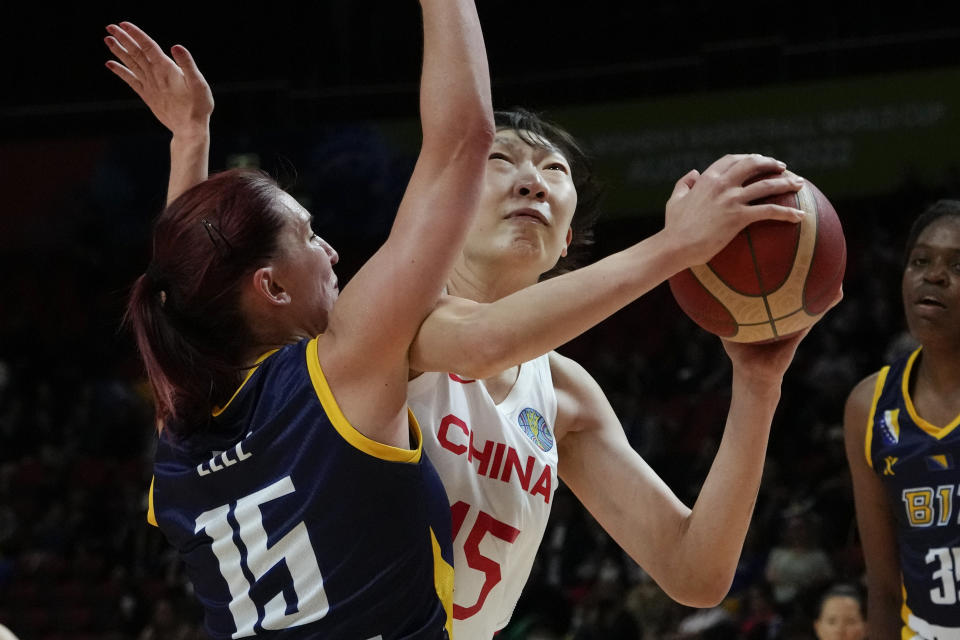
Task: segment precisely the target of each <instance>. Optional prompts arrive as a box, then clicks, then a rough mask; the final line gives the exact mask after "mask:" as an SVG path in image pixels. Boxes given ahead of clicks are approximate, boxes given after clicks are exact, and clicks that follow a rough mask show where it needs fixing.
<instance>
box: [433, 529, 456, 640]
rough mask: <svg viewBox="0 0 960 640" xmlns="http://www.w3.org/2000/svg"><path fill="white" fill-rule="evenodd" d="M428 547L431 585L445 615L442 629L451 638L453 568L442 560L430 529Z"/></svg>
mask: <svg viewBox="0 0 960 640" xmlns="http://www.w3.org/2000/svg"><path fill="white" fill-rule="evenodd" d="M430 546H431V547H432V548H433V583H434V585H435V587H436V589H437V596H438V597H439V598H440V602H441V603H442V604H443V610H444V611H446V613H447V622H446V624H444V625H443V626H444V628H445V629H446V630H447V636H448V637H450V638H452V637H453V567H452V566H451V565H450V564H449V563H448V562H447V561H446V560H444V559H443V554H441V553H440V543H439V542H437V534H435V533H434V532H433V527H430Z"/></svg>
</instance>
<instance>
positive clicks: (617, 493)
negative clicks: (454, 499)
mask: <svg viewBox="0 0 960 640" xmlns="http://www.w3.org/2000/svg"><path fill="white" fill-rule="evenodd" d="M802 337H803V335H802V334H801V335H797V336H794V337H793V338H790V339H786V340H782V341H779V342H774V343H771V344H764V345H748V344H737V343H729V342H725V343H724V347H725V348H726V350H727V353H728V355H729V356H730V358H731V360H732V361H733V386H732V395H731V400H730V408H729V411H728V413H727V420H726V425H725V427H724V431H723V438H722V440H721V442H720V447H719V449H718V451H717V455H716V457H715V458H714V461H713V464H712V465H711V467H710V471H709V473H708V474H707V478H706V480H705V481H704V483H703V487H702V489H701V491H700V495H699V497H698V498H697V500H696V503H695V504H694V506H693V508H692V509H690V508H688V507H686V506H685V505H684V504H683V503H682V502H681V501H680V500H679V499H678V498H677V497H676V495H674V493H673V492H672V491H671V490H670V489H669V487H667V485H666V484H665V483H664V482H663V480H661V479H660V478H659V477H658V476H657V475H656V473H655V472H654V471H653V470H652V469H651V468H650V467H649V466H648V465H647V464H646V462H644V461H643V459H642V458H641V457H640V456H639V454H637V453H636V451H634V450H633V449H632V448H631V447H630V444H629V442H628V441H627V439H626V437H625V435H624V433H623V429H622V427H621V425H620V423H619V421H618V420H617V417H616V415H615V414H614V412H613V409H612V408H611V407H610V404H609V402H608V401H607V400H606V398H605V397H604V396H603V392H602V391H601V390H600V388H599V387H598V386H597V384H596V382H594V381H593V379H592V378H590V376H589V374H587V373H586V371H584V370H583V369H582V368H580V367H579V366H577V365H575V364H573V363H572V362H571V361H569V360H565V359H562V358H561V357H560V356H555V355H552V356H551V357H552V358H554V362H556V363H557V365H556V366H554V367H553V370H554V372H555V373H554V380H555V382H556V385H557V389H558V407H559V411H558V416H557V423H558V425H559V424H560V423H561V419H562V420H563V421H564V423H565V424H567V425H568V427H567V429H568V431H567V432H566V433H565V434H564V436H563V438H562V439H561V440H559V443H560V444H559V447H560V450H559V451H560V467H559V470H558V471H559V475H560V477H561V478H562V479H563V481H564V482H566V483H567V485H568V486H569V487H570V488H571V490H572V491H573V492H574V493H575V494H576V495H577V497H579V498H580V500H581V501H582V502H583V504H584V505H585V506H586V507H587V509H588V510H589V511H590V513H592V514H593V516H594V517H595V518H596V519H597V521H598V522H599V523H600V524H601V525H602V526H603V528H604V529H605V530H606V531H607V532H608V533H609V534H610V535H611V537H613V539H614V540H616V541H617V543H618V544H619V545H620V546H621V547H623V549H624V550H625V551H627V553H629V554H630V556H631V557H632V558H633V559H634V560H636V561H637V562H638V563H639V564H640V566H642V567H643V568H644V570H646V571H647V572H648V573H649V574H650V576H651V577H652V578H653V579H654V580H655V581H656V582H657V584H659V585H660V587H661V588H662V589H663V590H664V591H665V592H666V593H667V594H668V595H670V596H671V597H672V598H674V599H675V600H677V601H678V602H681V603H683V604H686V605H689V606H697V607H709V606H714V605H716V604H718V603H719V602H720V601H721V600H722V599H723V598H724V597H725V596H726V594H727V591H728V590H729V588H730V584H731V582H732V581H733V575H734V572H735V570H736V567H737V562H738V561H739V558H740V552H741V550H742V547H743V541H744V538H745V537H746V533H747V529H748V527H749V524H750V518H751V516H752V513H753V508H754V504H755V502H756V497H757V491H758V489H759V486H760V478H761V475H762V472H763V463H764V457H765V454H766V448H767V439H768V436H769V434H770V425H771V421H772V420H773V415H774V411H775V409H776V407H777V403H778V401H779V398H780V384H781V381H782V378H783V374H784V372H785V371H786V369H787V367H788V365H789V363H790V362H791V360H792V358H793V355H794V352H795V350H796V347H797V344H798V343H799V342H800V340H801V339H802Z"/></svg>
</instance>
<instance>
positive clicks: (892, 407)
mask: <svg viewBox="0 0 960 640" xmlns="http://www.w3.org/2000/svg"><path fill="white" fill-rule="evenodd" d="M920 353H921V350H920V349H917V350H916V351H914V352H913V353H912V354H910V355H909V356H907V357H904V358H901V359H900V360H898V361H897V362H895V363H893V364H892V365H890V366H887V367H884V368H883V369H881V371H880V373H879V376H878V378H877V385H876V387H875V389H874V395H873V405H872V408H871V411H870V418H869V423H868V429H867V433H866V455H867V462H868V463H869V464H870V466H871V467H873V470H874V471H875V472H876V473H877V475H879V476H880V479H881V480H882V481H883V484H884V487H885V488H886V491H887V496H888V498H889V500H890V504H891V506H892V509H893V512H894V514H895V516H896V521H897V540H898V546H899V552H900V567H901V572H902V576H903V593H904V602H903V607H902V611H901V615H902V618H903V622H904V625H905V626H906V627H907V628H906V629H904V634H908V635H904V636H903V637H905V638H907V637H914V636H915V635H917V634H919V636H920V637H921V638H960V466H958V465H960V429H957V427H958V426H960V416H957V418H956V419H955V420H953V421H952V422H951V423H950V424H948V425H942V426H939V427H938V426H936V425H933V424H930V423H929V422H927V421H926V420H924V419H923V418H922V417H921V416H919V415H918V414H917V410H916V408H915V407H914V405H913V401H912V400H911V398H910V376H911V372H912V371H913V370H914V363H915V362H916V361H917V358H918V356H919V355H920ZM908 629H909V631H908Z"/></svg>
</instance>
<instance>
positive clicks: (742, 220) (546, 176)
mask: <svg viewBox="0 0 960 640" xmlns="http://www.w3.org/2000/svg"><path fill="white" fill-rule="evenodd" d="M126 36H127V37H129V34H126ZM117 37H120V38H124V37H125V35H124V34H123V33H121V32H119V31H118V32H117ZM141 37H143V36H142V34H136V37H135V38H133V39H132V40H131V42H130V43H129V46H130V47H136V46H138V45H137V42H136V40H137V39H139V38H141ZM108 44H111V43H110V41H109V40H108ZM143 44H144V45H145V46H146V45H147V44H149V46H150V47H151V48H152V47H156V45H155V43H152V41H150V42H149V43H147V42H146V41H144V43H143ZM111 50H113V47H111ZM114 53H116V54H117V55H118V57H120V59H121V61H123V55H124V54H123V52H120V51H114ZM178 55H179V57H180V58H181V59H182V61H180V62H179V65H178V61H177V60H176V58H177V57H178ZM173 56H174V59H169V58H164V59H161V58H155V62H156V65H155V66H151V67H148V68H145V69H143V71H144V73H148V74H149V73H153V72H155V73H157V74H158V76H160V77H161V78H163V77H166V76H168V75H170V76H172V77H173V78H175V79H176V78H179V77H180V76H181V75H182V74H183V71H181V70H179V69H178V66H183V64H186V63H187V60H186V59H185V56H183V54H182V52H181V53H179V54H178V51H177V50H176V49H174V51H173ZM114 64H116V63H114ZM114 71H115V72H118V70H116V69H115V70H114ZM118 75H120V77H121V78H124V79H127V78H126V77H125V76H124V75H123V73H118ZM128 82H129V80H128ZM147 85H149V86H147ZM131 86H133V87H134V89H135V90H136V89H138V87H137V86H136V85H131ZM171 86H173V87H177V86H179V85H177V83H176V82H173V83H171V82H169V81H166V80H160V81H157V82H153V83H147V84H145V85H144V87H141V88H140V90H138V93H139V94H140V95H141V97H142V98H143V99H144V100H145V101H146V102H147V104H148V105H151V107H152V108H154V111H155V112H156V111H157V110H158V109H157V105H159V106H160V107H163V106H164V105H170V104H175V103H176V102H177V94H176V91H175V90H174V91H171V90H170V89H169V87H171ZM158 93H159V94H166V95H157V94H158ZM204 97H205V96H203V95H200V96H192V95H191V93H190V91H187V90H184V91H183V92H181V93H180V94H179V98H180V100H181V102H182V104H180V106H179V109H175V110H177V111H179V112H180V113H181V114H184V117H183V118H181V119H171V121H176V122H179V123H180V126H184V125H183V121H189V120H191V118H190V117H189V114H190V113H192V112H194V110H192V109H191V105H192V104H193V102H194V99H196V101H199V100H200V99H201V98H204ZM160 110H161V111H163V109H160ZM157 115H158V117H160V119H161V121H164V117H161V114H157ZM496 118H497V129H498V133H497V137H496V140H495V142H494V144H493V146H492V147H491V149H490V153H489V156H488V164H487V167H486V178H485V186H484V192H483V197H482V203H481V211H480V213H479V215H478V216H477V218H476V220H475V223H474V226H473V228H472V229H471V231H470V234H469V238H468V241H467V246H466V247H465V249H464V251H463V252H462V253H461V256H460V258H459V259H458V262H457V266H456V267H455V269H454V272H453V273H452V274H451V277H450V279H449V280H448V284H447V288H448V292H450V293H453V294H456V296H462V297H455V296H445V297H444V298H443V299H442V300H441V302H440V303H439V304H438V305H437V307H436V308H435V310H434V311H433V312H432V313H431V314H430V316H429V317H428V318H427V320H426V321H425V322H424V324H423V325H422V327H421V330H420V333H419V335H418V338H417V340H416V342H415V343H414V345H413V347H412V351H411V365H412V369H413V370H414V379H413V380H412V382H411V384H410V389H409V400H410V403H411V407H413V408H414V413H415V414H416V415H417V416H418V417H422V419H423V424H424V425H425V426H424V446H425V447H430V449H431V451H433V454H434V455H433V456H432V459H433V460H434V461H435V462H436V461H438V460H439V461H440V462H439V464H438V471H439V472H440V474H441V478H442V480H443V482H444V485H445V487H446V488H447V491H448V494H449V497H450V502H451V510H452V515H453V532H454V536H455V538H456V540H455V554H456V558H457V560H456V563H455V566H456V568H457V571H456V575H455V584H456V593H457V595H456V598H455V604H454V608H453V615H454V618H455V624H454V632H455V635H457V637H458V638H468V639H472V638H489V637H490V636H491V635H493V633H494V632H495V631H496V630H497V629H500V628H502V627H503V626H504V625H505V624H506V623H507V621H508V620H509V618H510V615H511V613H512V611H513V607H514V605H515V603H516V600H517V597H518V596H519V594H520V591H521V590H522V588H523V585H524V583H525V582H526V579H527V575H528V573H529V570H530V566H531V565H532V563H533V558H534V556H535V554H536V550H537V548H538V546H539V544H540V540H541V537H542V534H543V529H544V526H545V525H546V520H547V517H548V514H549V510H550V507H551V503H552V498H553V491H554V490H555V488H556V486H557V483H558V474H559V477H562V478H563V479H564V480H565V481H566V482H567V483H568V484H569V485H570V486H571V487H572V488H573V489H574V491H575V492H576V493H577V495H578V496H579V497H580V498H581V499H582V500H583V502H584V504H585V505H586V506H587V507H588V508H589V509H590V510H591V511H592V512H593V513H594V514H595V515H597V517H598V520H599V521H600V522H601V524H603V526H604V527H605V528H606V529H607V531H608V532H610V533H611V534H612V535H613V536H614V538H615V539H616V540H617V541H618V542H619V543H620V544H621V545H622V546H623V547H624V549H626V550H627V551H628V552H629V553H630V554H631V555H632V556H633V557H634V558H635V559H636V560H637V561H638V562H639V563H640V564H641V565H642V566H643V567H644V568H645V569H647V571H648V572H649V573H650V574H651V575H653V577H654V579H656V580H657V582H658V583H660V584H661V586H663V587H664V589H665V590H666V591H667V592H668V593H669V594H670V595H671V596H673V597H674V598H675V599H677V600H679V601H681V602H684V603H687V604H692V605H699V606H709V605H712V604H715V603H716V602H719V600H720V599H722V598H723V596H724V595H725V594H726V591H727V589H728V588H729V585H730V582H731V580H732V576H733V571H734V569H735V567H736V564H737V560H738V558H739V553H740V548H741V546H742V543H743V538H744V535H745V534H746V530H747V526H748V524H749V520H750V515H751V513H752V508H753V502H754V498H755V496H756V492H757V486H758V484H759V480H760V474H761V470H762V465H763V459H764V453H765V449H766V442H767V436H768V434H769V430H770V426H771V424H770V423H771V420H772V417H773V412H774V409H775V407H776V405H777V402H778V400H779V394H780V383H781V380H782V377H783V374H784V372H785V370H786V368H787V366H788V365H789V363H790V362H791V360H792V357H793V354H794V351H795V349H796V347H797V345H798V343H799V341H800V340H801V338H802V334H801V335H797V336H794V337H793V338H791V339H789V340H785V341H781V342H777V343H774V344H770V345H741V344H726V345H725V346H726V348H727V351H728V353H729V354H730V357H731V359H732V360H733V363H734V377H733V378H734V379H733V400H732V404H731V408H730V412H729V414H728V417H727V427H726V431H725V433H724V438H723V442H722V444H721V446H720V451H719V452H718V455H717V458H716V461H715V463H714V465H713V468H712V470H711V472H710V474H709V476H708V477H707V480H706V482H705V484H704V487H703V490H702V492H701V495H700V498H699V499H698V501H697V503H696V505H695V506H694V508H693V509H690V508H688V507H686V506H685V505H683V504H682V503H680V501H679V500H678V499H677V498H676V496H674V495H673V493H672V492H671V491H670V490H669V488H668V487H667V486H666V485H665V484H664V483H663V482H662V481H661V480H660V478H659V477H657V476H656V474H655V473H654V472H653V471H652V470H651V469H650V468H649V467H648V466H647V465H646V463H645V462H644V461H643V460H642V459H640V457H639V455H637V453H636V452H635V451H634V450H633V449H632V448H631V447H630V445H629V443H628V442H627V439H626V437H625V436H624V434H623V430H622V427H621V426H620V423H619V421H618V420H617V417H616V415H615V414H614V412H613V410H612V408H611V407H610V406H609V402H608V401H607V399H606V398H605V397H604V395H603V392H602V391H601V390H600V389H599V387H598V386H597V385H596V383H595V382H594V381H593V379H592V378H591V377H590V376H589V374H588V373H587V372H586V371H584V370H583V368H582V367H579V366H578V365H576V363H573V362H572V361H570V360H568V359H566V358H562V357H561V356H559V355H558V354H555V353H549V354H548V353H547V352H548V351H549V350H550V349H552V348H554V347H556V346H557V345H559V344H562V343H563V342H564V341H566V340H569V339H570V338H572V337H574V336H576V335H578V334H579V333H581V332H582V331H584V330H586V329H587V328H589V327H591V326H593V325H594V324H596V323H597V322H600V321H601V320H602V319H603V318H605V317H606V316H608V315H610V314H611V313H613V312H614V311H616V310H617V309H619V308H621V307H622V306H624V305H625V304H627V303H629V302H630V301H632V300H634V299H636V298H637V297H638V296H640V295H642V294H643V293H644V292H646V291H648V290H650V289H651V288H653V287H654V286H656V285H658V284H659V283H661V282H662V281H663V280H665V279H666V278H668V277H669V276H670V275H672V274H674V273H676V272H677V271H679V270H681V269H683V268H685V267H687V266H690V265H693V264H701V263H704V262H706V261H707V260H708V259H709V258H710V257H711V256H713V255H714V254H715V253H716V252H717V251H719V250H720V249H721V248H722V247H723V246H724V245H725V244H726V243H727V242H728V241H729V239H730V238H732V237H733V235H734V234H735V233H737V232H738V231H739V230H740V229H742V228H743V226H744V225H746V224H749V223H750V222H752V221H754V220H758V219H762V218H774V219H780V220H790V221H796V220H797V219H798V218H799V216H802V215H803V213H802V212H801V211H797V210H794V209H789V208H784V207H778V206H776V205H768V204H750V203H752V202H754V201H756V200H758V199H760V198H762V197H763V196H764V195H773V194H777V193H785V192H791V191H796V190H798V189H799V188H800V187H801V185H802V183H801V182H799V181H798V180H797V179H795V178H791V177H787V176H784V175H782V174H781V172H782V170H783V164H782V163H778V162H777V161H776V160H774V159H772V158H765V157H762V156H755V155H754V156H748V155H731V156H725V157H724V158H721V159H720V160H718V161H717V162H715V163H714V164H713V165H711V166H710V167H709V168H708V169H707V170H705V171H704V172H703V174H700V173H699V172H697V171H691V172H690V173H689V174H687V175H686V176H684V177H683V178H682V179H681V180H680V181H678V183H677V185H676V188H675V190H674V193H673V195H672V196H671V198H670V201H669V202H668V203H667V208H666V223H665V228H664V229H663V230H662V231H661V232H660V233H658V234H655V235H654V236H651V237H650V238H647V239H646V240H644V241H642V242H640V243H639V244H637V245H635V246H634V247H632V248H630V249H627V250H625V251H623V252H620V253H618V254H615V255H613V256H610V257H608V258H605V259H603V260H601V261H599V262H597V263H595V264H593V265H591V266H589V267H585V268H583V269H578V270H575V271H573V272H571V273H567V274H565V275H562V276H560V277H557V278H553V279H550V280H547V281H545V282H541V283H539V284H535V283H537V281H538V280H539V279H540V277H541V275H542V274H543V273H544V272H546V271H549V270H551V269H552V268H553V267H554V266H555V265H556V264H557V261H558V260H559V259H561V257H562V256H565V255H567V253H568V247H570V246H571V243H572V242H573V243H576V242H577V241H578V240H580V239H582V237H583V233H584V230H583V228H582V227H583V225H581V224H579V221H583V220H587V219H589V218H590V215H589V214H590V212H589V208H590V202H589V201H590V200H592V198H590V190H589V188H588V186H587V185H588V183H589V171H588V169H587V167H586V165H585V164H584V163H583V162H582V160H583V156H582V152H580V151H579V149H578V147H577V146H576V143H575V142H574V141H573V140H572V138H570V137H569V135H567V134H566V133H565V132H563V131H562V130H560V129H558V128H556V127H552V126H549V125H548V124H546V123H544V122H543V121H542V120H540V119H539V118H537V117H536V116H534V115H533V114H528V113H525V112H513V113H498V114H496ZM165 124H166V122H165ZM169 126H170V125H169V124H168V127H169ZM201 128H204V127H201ZM184 129H189V127H187V126H184ZM171 131H172V132H173V134H174V140H176V138H177V136H178V133H177V130H176V129H174V128H172V127H171ZM202 146H203V145H194V147H193V148H194V151H195V152H196V150H197V149H200V148H202ZM171 150H172V152H173V156H172V160H173V163H174V167H173V170H172V174H171V190H173V189H174V188H175V187H180V188H183V187H185V186H189V185H190V184H193V183H194V182H196V181H198V180H201V179H202V178H203V176H204V175H205V171H206V164H205V160H206V158H205V157H198V156H197V155H190V154H189V153H180V152H179V151H178V148H177V147H176V146H174V145H172V147H171ZM198 168H199V169H200V171H197V169H198ZM191 171H194V172H196V173H195V174H194V175H193V178H192V179H190V178H189V176H190V173H191ZM763 173H772V174H773V176H774V177H771V178H769V179H766V180H762V181H759V182H756V183H754V184H751V185H749V186H747V187H744V186H743V183H744V182H745V181H746V180H747V179H748V178H750V177H751V176H755V175H757V174H763ZM181 176H188V179H187V180H186V184H183V183H182V182H180V181H179V177H181ZM574 210H576V211H577V216H574ZM531 285H534V286H531ZM531 309H535V310H536V312H535V313H531V312H530V310H531ZM544 354H546V355H544ZM517 363H523V364H521V365H517ZM418 372H427V373H422V374H419V375H417V374H418ZM431 372H434V373H431ZM442 372H455V373H451V374H449V375H448V374H447V373H442Z"/></svg>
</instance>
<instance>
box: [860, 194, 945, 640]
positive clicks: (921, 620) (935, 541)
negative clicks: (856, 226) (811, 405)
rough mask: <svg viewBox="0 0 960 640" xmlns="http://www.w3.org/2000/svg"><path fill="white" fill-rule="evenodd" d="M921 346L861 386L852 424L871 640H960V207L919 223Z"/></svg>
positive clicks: (908, 302) (912, 254) (912, 252)
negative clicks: (878, 639) (889, 639)
mask: <svg viewBox="0 0 960 640" xmlns="http://www.w3.org/2000/svg"><path fill="white" fill-rule="evenodd" d="M902 295H903V306H904V311H905V313H906V318H907V326H908V327H909V329H910V334H911V335H912V336H913V338H915V339H916V341H917V342H919V343H920V346H919V347H917V348H916V349H915V350H914V351H913V352H911V353H909V354H908V355H906V356H904V357H902V358H900V359H899V360H897V361H895V362H893V363H891V364H889V365H887V366H885V367H883V368H882V369H880V371H878V372H877V373H874V374H873V375H871V376H869V377H867V378H866V379H864V380H863V381H861V382H860V383H859V384H858V385H857V386H856V387H855V388H854V389H853V391H852V392H851V393H850V397H849V398H848V399H847V406H846V412H845V416H844V430H845V436H846V448H847V461H848V462H849V464H850V471H851V474H852V476H853V489H854V497H855V501H856V508H857V523H858V525H859V528H860V539H861V541H862V544H863V555H864V560H865V562H866V568H867V586H868V606H867V612H868V625H869V634H868V635H869V637H870V638H901V637H902V638H921V639H923V640H945V639H949V638H960V523H958V517H960V502H958V501H960V429H958V428H957V427H960V201H957V200H941V201H939V202H937V203H936V204H934V205H933V206H931V207H930V208H929V209H927V210H926V211H924V212H923V213H922V214H921V215H920V216H919V217H918V218H917V219H916V221H914V223H913V226H912V228H911V229H910V233H909V235H908V239H907V246H906V263H905V266H904V270H903V280H902Z"/></svg>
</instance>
